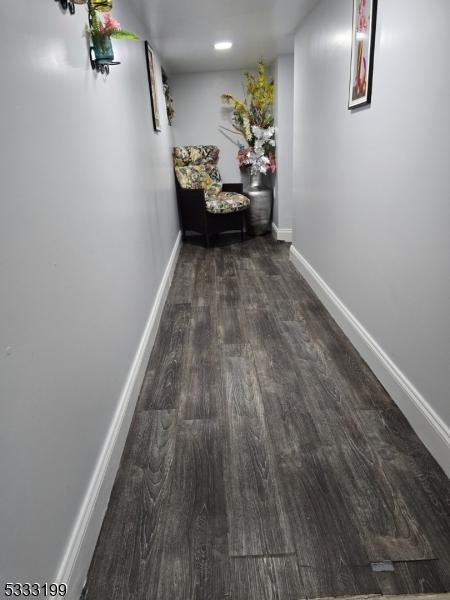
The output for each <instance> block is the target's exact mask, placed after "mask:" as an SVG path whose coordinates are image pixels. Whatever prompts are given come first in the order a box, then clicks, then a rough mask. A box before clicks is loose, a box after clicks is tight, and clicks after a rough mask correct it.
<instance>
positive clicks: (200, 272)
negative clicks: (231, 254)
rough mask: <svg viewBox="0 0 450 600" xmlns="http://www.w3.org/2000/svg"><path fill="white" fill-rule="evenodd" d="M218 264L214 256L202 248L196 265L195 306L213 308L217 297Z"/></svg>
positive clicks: (193, 300)
mask: <svg viewBox="0 0 450 600" xmlns="http://www.w3.org/2000/svg"><path fill="white" fill-rule="evenodd" d="M215 282H216V264H215V261H214V254H213V253H212V252H210V251H209V250H208V249H206V248H202V252H201V253H200V254H199V258H198V260H197V263H196V265H195V276H194V292H193V297H192V304H193V306H212V305H213V303H214V297H215Z"/></svg>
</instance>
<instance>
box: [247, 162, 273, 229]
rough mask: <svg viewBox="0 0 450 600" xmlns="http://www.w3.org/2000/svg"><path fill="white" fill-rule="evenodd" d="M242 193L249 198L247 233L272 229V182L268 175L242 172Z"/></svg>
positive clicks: (248, 171)
mask: <svg viewBox="0 0 450 600" xmlns="http://www.w3.org/2000/svg"><path fill="white" fill-rule="evenodd" d="M243 180H244V193H245V194H246V196H248V197H249V198H250V207H249V209H248V211H247V233H249V234H250V235H264V234H265V233H267V232H268V231H271V229H272V212H273V183H272V177H271V176H270V175H264V174H263V173H251V171H250V170H249V169H248V170H245V171H244V172H243Z"/></svg>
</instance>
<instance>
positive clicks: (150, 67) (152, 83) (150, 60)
mask: <svg viewBox="0 0 450 600" xmlns="http://www.w3.org/2000/svg"><path fill="white" fill-rule="evenodd" d="M145 56H146V59H147V74H148V84H149V87H150V100H151V103H152V115H153V128H154V130H155V131H161V119H160V116H159V110H158V97H157V95H156V76H155V60H154V56H153V50H152V48H151V46H150V44H149V43H148V42H145Z"/></svg>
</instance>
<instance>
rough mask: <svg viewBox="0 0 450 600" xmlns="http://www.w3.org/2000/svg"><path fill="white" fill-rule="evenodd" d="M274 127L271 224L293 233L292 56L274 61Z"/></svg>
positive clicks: (284, 56) (285, 56) (281, 57)
mask: <svg viewBox="0 0 450 600" xmlns="http://www.w3.org/2000/svg"><path fill="white" fill-rule="evenodd" d="M273 71H274V81H275V93H276V101H275V127H276V131H277V164H278V168H277V176H276V184H275V203H274V211H273V215H274V223H275V225H276V226H277V227H278V228H279V229H284V230H291V229H292V162H293V157H292V152H293V119H294V55H293V54H288V55H282V56H279V57H278V58H277V60H276V61H275V64H274V67H273Z"/></svg>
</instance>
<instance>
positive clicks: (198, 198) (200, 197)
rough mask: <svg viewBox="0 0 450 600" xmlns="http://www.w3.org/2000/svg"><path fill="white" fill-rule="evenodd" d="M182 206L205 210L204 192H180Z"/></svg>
mask: <svg viewBox="0 0 450 600" xmlns="http://www.w3.org/2000/svg"><path fill="white" fill-rule="evenodd" d="M180 199H181V203H182V204H187V205H189V206H191V207H192V208H193V207H197V208H201V209H205V210H206V200H205V190H185V189H181V190H180Z"/></svg>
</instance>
